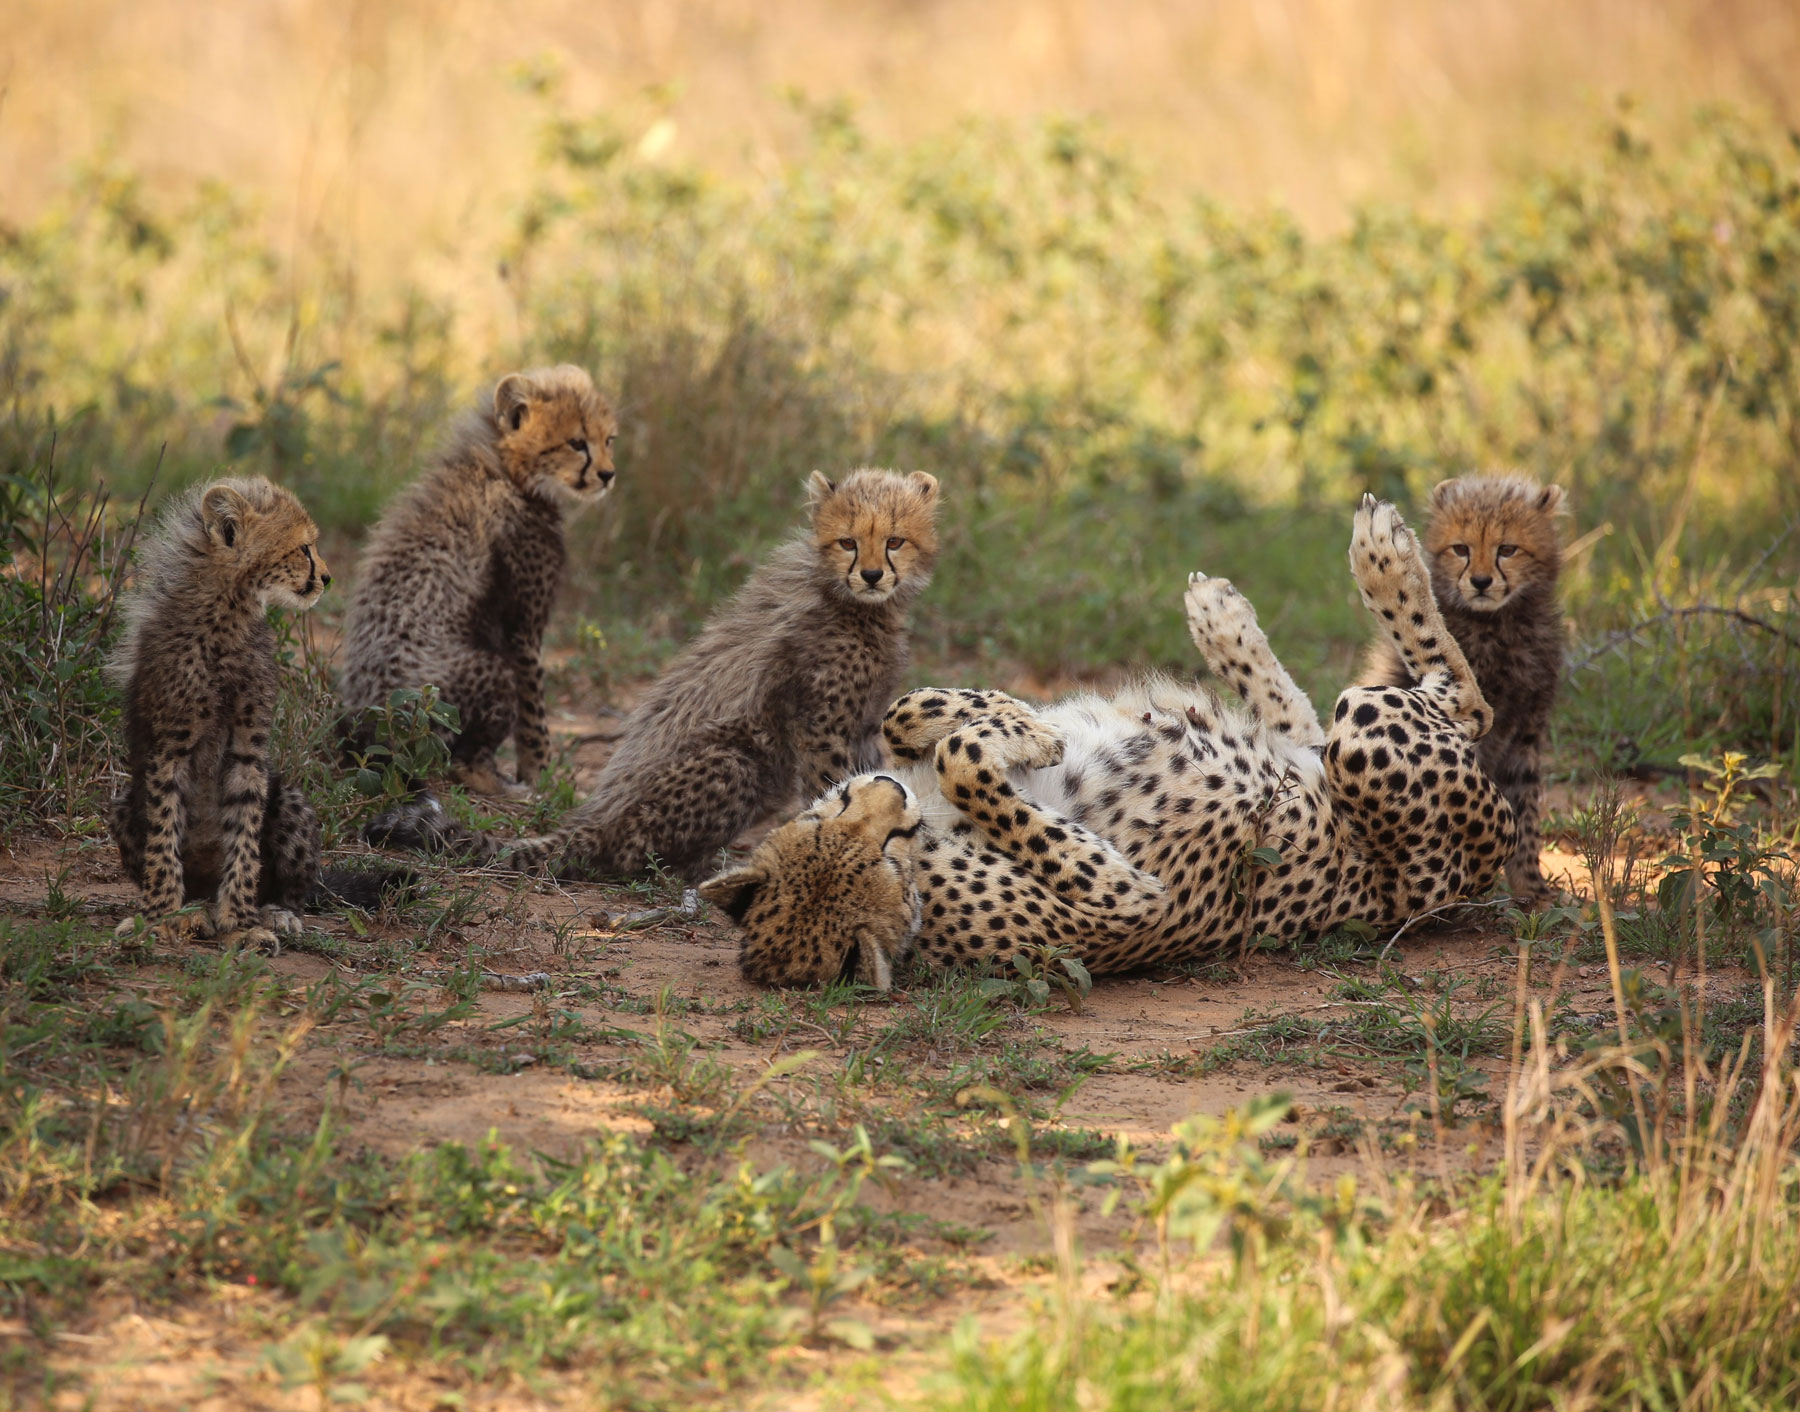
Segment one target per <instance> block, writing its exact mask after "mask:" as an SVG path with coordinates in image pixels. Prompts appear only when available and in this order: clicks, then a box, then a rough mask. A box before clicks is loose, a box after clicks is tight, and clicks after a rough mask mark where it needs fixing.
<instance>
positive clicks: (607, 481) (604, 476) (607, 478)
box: [598, 471, 618, 485]
mask: <svg viewBox="0 0 1800 1412" xmlns="http://www.w3.org/2000/svg"><path fill="white" fill-rule="evenodd" d="M598 474H599V476H600V484H601V485H611V484H612V483H613V477H614V476H616V475H617V474H618V472H617V471H600V472H599V473H598Z"/></svg>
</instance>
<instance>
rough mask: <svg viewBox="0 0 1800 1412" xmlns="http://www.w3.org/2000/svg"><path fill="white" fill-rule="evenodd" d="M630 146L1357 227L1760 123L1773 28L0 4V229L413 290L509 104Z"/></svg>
mask: <svg viewBox="0 0 1800 1412" xmlns="http://www.w3.org/2000/svg"><path fill="white" fill-rule="evenodd" d="M548 70H554V71H556V72H559V73H560V74H561V75H562V76H563V81H564V84H565V90H564V91H565V93H566V96H567V98H568V100H569V101H570V102H571V103H572V104H574V105H576V106H578V107H580V108H581V109H583V110H588V109H591V108H592V107H594V106H606V107H609V108H612V109H614V110H615V111H618V112H619V113H620V114H621V115H623V116H626V117H628V118H629V120H630V122H631V125H632V126H633V128H634V130H635V132H636V133H637V134H638V136H639V138H640V140H641V142H642V143H643V144H645V145H646V147H647V148H648V149H650V150H651V151H654V152H666V153H667V154H668V155H669V156H670V157H685V158H691V159H697V160H699V161H700V162H701V163H702V164H703V165H705V166H707V167H714V168H716V167H719V166H727V165H733V164H740V163H741V164H747V165H750V166H752V167H753V166H755V165H756V164H757V163H758V162H759V161H761V160H766V159H767V158H768V157H769V156H770V155H772V154H775V153H779V152H780V151H782V150H783V148H784V146H785V145H786V144H787V143H788V142H789V140H790V139H791V137H792V136H793V135H794V134H795V132H796V131H797V127H798V124H797V122H796V120H795V117H794V114H793V111H792V107H791V104H790V103H789V101H788V100H787V98H786V97H785V96H784V93H785V91H786V90H788V89H790V88H798V89H800V90H803V91H805V92H806V93H807V94H809V95H811V96H812V97H814V98H819V99H831V98H839V97H844V98H849V99H851V100H852V101H853V102H855V104H856V105H857V107H858V109H859V111H860V113H861V115H862V118H863V121H864V122H865V124H866V125H867V127H868V128H869V129H870V130H871V131H872V132H874V133H875V134H876V135H878V136H887V137H895V138H907V137H915V136H918V135H920V134H921V133H925V132H929V131H932V130H934V129H936V128H939V127H941V126H943V125H944V124H946V123H948V122H950V121H952V120H954V119H955V118H957V117H959V116H962V115H965V114H984V115H993V116H999V117H1008V118H1020V117H1036V116H1042V115H1044V114H1048V113H1084V114H1093V115H1097V116H1099V117H1102V118H1104V119H1105V120H1106V121H1108V122H1109V123H1110V124H1112V125H1113V126H1115V127H1116V128H1118V129H1119V130H1120V131H1121V132H1122V133H1123V134H1125V136H1126V137H1127V138H1128V139H1130V141H1131V142H1132V143H1133V145H1135V146H1139V147H1140V148H1141V149H1142V150H1144V151H1147V152H1150V153H1153V154H1155V156H1156V157H1157V159H1158V160H1159V161H1160V162H1162V163H1163V164H1164V165H1165V166H1166V167H1167V169H1168V170H1170V171H1171V172H1172V173H1173V174H1175V175H1177V176H1178V177H1180V178H1182V179H1184V180H1187V181H1191V182H1193V183H1194V184H1196V185H1198V186H1200V187H1202V188H1205V189H1207V190H1209V191H1212V192H1215V193H1217V194H1219V195H1222V196H1224V197H1226V198H1228V199H1232V200H1236V201H1245V202H1264V201H1270V202H1275V203H1279V204H1282V205H1285V206H1288V207H1290V208H1292V209H1293V210H1295V211H1297V212H1298V213H1299V214H1300V215H1301V216H1302V217H1303V218H1304V219H1306V220H1307V221H1308V222H1309V223H1311V224H1314V225H1315V226H1317V225H1323V224H1330V223H1332V222H1333V221H1334V220H1336V219H1338V218H1340V217H1341V216H1342V215H1343V214H1344V212H1345V211H1346V210H1347V209H1348V207H1349V206H1350V205H1352V204H1353V203H1355V202H1358V201H1362V200H1367V199H1371V198H1376V199H1380V198H1394V199H1405V200H1421V199H1423V200H1425V201H1426V202H1427V203H1429V204H1433V205H1438V206H1456V205H1462V204H1466V203H1469V202H1472V201H1479V200H1480V199H1481V198H1482V197H1483V196H1484V195H1485V194H1486V193H1487V191H1488V190H1489V189H1490V187H1491V185H1492V183H1493V182H1494V181H1495V180H1496V178H1499V177H1503V176H1505V175H1508V174H1511V173H1515V172H1516V171H1518V170H1519V169H1520V168H1521V167H1525V166H1531V165H1535V164H1537V163H1538V162H1540V161H1542V160H1545V159H1547V158H1549V157H1552V156H1553V155H1554V153H1555V151H1556V149H1557V148H1558V147H1560V146H1561V145H1563V144H1564V143H1565V142H1566V140H1567V139H1568V138H1569V137H1570V135H1571V134H1572V133H1574V132H1576V131H1579V130H1581V129H1583V127H1584V126H1585V125H1586V124H1587V123H1588V121H1589V120H1590V118H1591V116H1592V114H1593V112H1594V110H1595V108H1596V106H1598V105H1600V104H1603V103H1605V102H1607V101H1610V100H1611V98H1612V97H1613V96H1615V95H1617V94H1619V93H1631V94H1634V95H1636V96H1637V97H1638V98H1640V99H1641V100H1643V101H1645V102H1646V103H1647V104H1650V105H1652V106H1653V107H1654V108H1656V109H1657V110H1658V111H1659V112H1663V113H1666V114H1667V115H1668V116H1669V117H1670V118H1671V119H1673V118H1676V117H1679V116H1681V115H1684V114H1685V113H1687V112H1688V111H1689V110H1690V109H1691V108H1692V106H1693V105H1694V104H1695V103H1698V102H1704V101H1708V100H1714V99H1726V100H1730V101H1732V102H1733V103H1736V104H1738V105H1740V106H1742V107H1745V108H1748V109H1750V110H1752V111H1754V110H1757V109H1762V110H1766V111H1768V112H1771V113H1773V114H1774V115H1775V116H1777V117H1779V118H1783V119H1787V120H1791V119H1792V118H1793V117H1794V116H1795V113H1796V110H1797V109H1796V105H1797V103H1800V100H1797V99H1796V97H1795V92H1796V90H1795V86H1794V85H1793V84H1792V83H1791V82H1788V81H1787V76H1791V75H1792V74H1794V73H1796V72H1800V10H1797V9H1796V7H1795V6H1794V5H1793V4H1791V3H1789V0H1383V3H1381V4H1379V5H1357V4H1353V3H1349V0H1254V3H1250V2H1249V0H1246V3H1242V4H1217V3H1215V4H1197V3H1192V0H1047V2H1046V0H981V3H979V4H973V3H966V4H953V3H948V0H939V2H938V3H932V0H911V2H910V3H909V0H776V2H775V3H768V2H767V0H580V3H577V0H515V3H513V4H510V5H505V6H500V5H493V4H483V3H480V0H286V3H283V4H279V5H275V4H265V5H245V4H241V3H235V2H234V0H139V3H121V0H11V3H10V4H9V5H8V6H7V22H6V24H5V26H4V31H3V32H0V93H3V95H4V96H3V98H0V220H10V221H17V220H20V219H23V218H27V217H29V216H30V215H32V214H34V213H35V212H36V211H37V210H38V209H39V208H41V206H42V205H43V203H45V202H46V201H47V200H49V199H51V197H52V196H53V195H54V194H55V193H56V192H57V191H58V189H59V187H60V185H61V182H62V180H63V178H64V176H65V175H66V173H67V171H68V169H69V167H70V165H71V164H72V163H74V162H77V161H80V160H83V159H86V158H87V157H89V156H90V155H91V154H92V153H94V152H95V151H97V150H106V151H109V152H110V153H111V154H113V155H114V156H116V157H117V158H118V159H119V160H120V161H121V162H122V163H123V164H124V165H125V166H127V167H129V168H130V169H132V170H137V171H141V172H143V173H145V174H146V175H147V176H150V177H151V178H152V179H154V178H156V177H158V176H162V177H167V178H171V179H179V178H191V177H215V178H219V179H222V180H225V181H228V182H230V183H232V184H234V185H236V186H238V187H240V188H242V189H244V190H247V191H250V192H253V193H255V194H256V195H257V196H258V197H259V198H260V200H261V201H262V202H263V204H264V206H265V208H266V210H267V212H268V214H269V219H270V220H271V222H272V223H273V224H274V226H275V227H276V228H277V229H279V230H281V231H283V232H284V233H291V236H292V238H293V240H294V244H295V246H296V248H306V247H308V246H310V245H312V244H313V243H314V242H315V241H316V240H318V239H320V238H323V239H324V240H325V241H326V242H327V243H328V244H329V245H331V246H333V247H336V248H337V249H338V250H340V251H342V252H347V253H350V254H352V255H353V256H355V257H356V258H357V260H358V262H359V263H363V262H372V264H371V267H370V269H369V277H371V278H376V279H379V278H380V277H381V275H382V273H383V272H384V270H389V269H392V268H393V265H394V263H396V262H397V263H402V264H404V266H405V267H406V269H407V272H408V274H409V275H411V276H412V277H414V278H416V277H417V276H418V273H419V266H420V264H421V262H422V261H425V259H426V257H427V256H428V255H430V254H431V253H432V252H434V251H443V250H445V249H446V248H447V247H448V246H449V245H452V244H454V245H455V246H456V248H457V249H458V250H468V249H470V248H474V247H473V246H472V243H471V242H469V241H468V240H466V239H464V237H466V236H467V235H469V234H471V233H477V234H481V233H486V232H487V230H488V229H491V223H492V222H493V221H495V220H496V219H497V218H498V212H499V210H501V209H503V208H504V207H505V205H506V203H507V198H508V197H509V196H512V195H515V194H517V193H518V192H519V191H520V190H521V188H522V185H523V183H524V181H525V180H526V177H527V174H528V172H529V169H530V167H531V161H530V157H531V154H532V151H533V146H534V140H535V124H536V121H537V119H538V118H539V116H540V115H541V110H540V108H539V105H538V103H537V102H536V100H535V99H534V98H533V97H532V96H531V95H530V94H529V93H528V92H527V91H526V89H525V87H524V86H522V85H521V83H520V81H519V78H520V75H521V73H528V72H536V73H542V72H545V71H548Z"/></svg>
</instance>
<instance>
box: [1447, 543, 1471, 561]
mask: <svg viewBox="0 0 1800 1412" xmlns="http://www.w3.org/2000/svg"><path fill="white" fill-rule="evenodd" d="M1450 552H1451V553H1452V554H1454V555H1455V556H1456V557H1457V558H1458V559H1467V558H1468V557H1469V546H1468V545H1466V544H1452V545H1451V546H1450Z"/></svg>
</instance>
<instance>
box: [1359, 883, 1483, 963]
mask: <svg viewBox="0 0 1800 1412" xmlns="http://www.w3.org/2000/svg"><path fill="white" fill-rule="evenodd" d="M1514 900H1515V899H1513V898H1511V897H1491V898H1489V899H1487V900H1486V901H1484V902H1446V903H1443V904H1442V905H1441V906H1437V907H1433V908H1432V909H1431V910H1430V911H1429V912H1414V913H1413V914H1412V916H1410V917H1408V918H1407V919H1406V920H1405V921H1404V922H1402V923H1400V926H1399V929H1398V930H1396V931H1395V933H1394V934H1393V935H1392V936H1390V937H1389V938H1388V939H1387V945H1386V946H1384V947H1382V948H1381V954H1380V955H1379V956H1377V957H1376V958H1375V964H1376V965H1377V966H1379V965H1380V964H1381V963H1382V962H1383V961H1385V960H1387V956H1388V952H1390V951H1392V950H1393V949H1394V943H1395V942H1397V941H1398V940H1400V937H1401V936H1402V934H1403V933H1404V932H1405V931H1406V929H1407V928H1408V927H1410V926H1411V925H1412V924H1413V923H1414V922H1422V921H1424V920H1425V919H1426V918H1427V917H1436V916H1439V915H1441V914H1442V913H1445V912H1454V911H1455V910H1456V909H1457V908H1458V907H1469V908H1475V907H1511V906H1513V905H1514Z"/></svg>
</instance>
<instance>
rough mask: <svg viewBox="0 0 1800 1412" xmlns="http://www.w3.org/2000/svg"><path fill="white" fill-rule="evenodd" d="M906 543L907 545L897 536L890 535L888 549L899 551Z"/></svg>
mask: <svg viewBox="0 0 1800 1412" xmlns="http://www.w3.org/2000/svg"><path fill="white" fill-rule="evenodd" d="M905 543H906V541H905V540H904V539H902V538H901V537H900V536H899V535H897V534H890V535H889V536H888V548H889V549H898V548H899V547H900V546H901V545H902V544H905Z"/></svg>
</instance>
